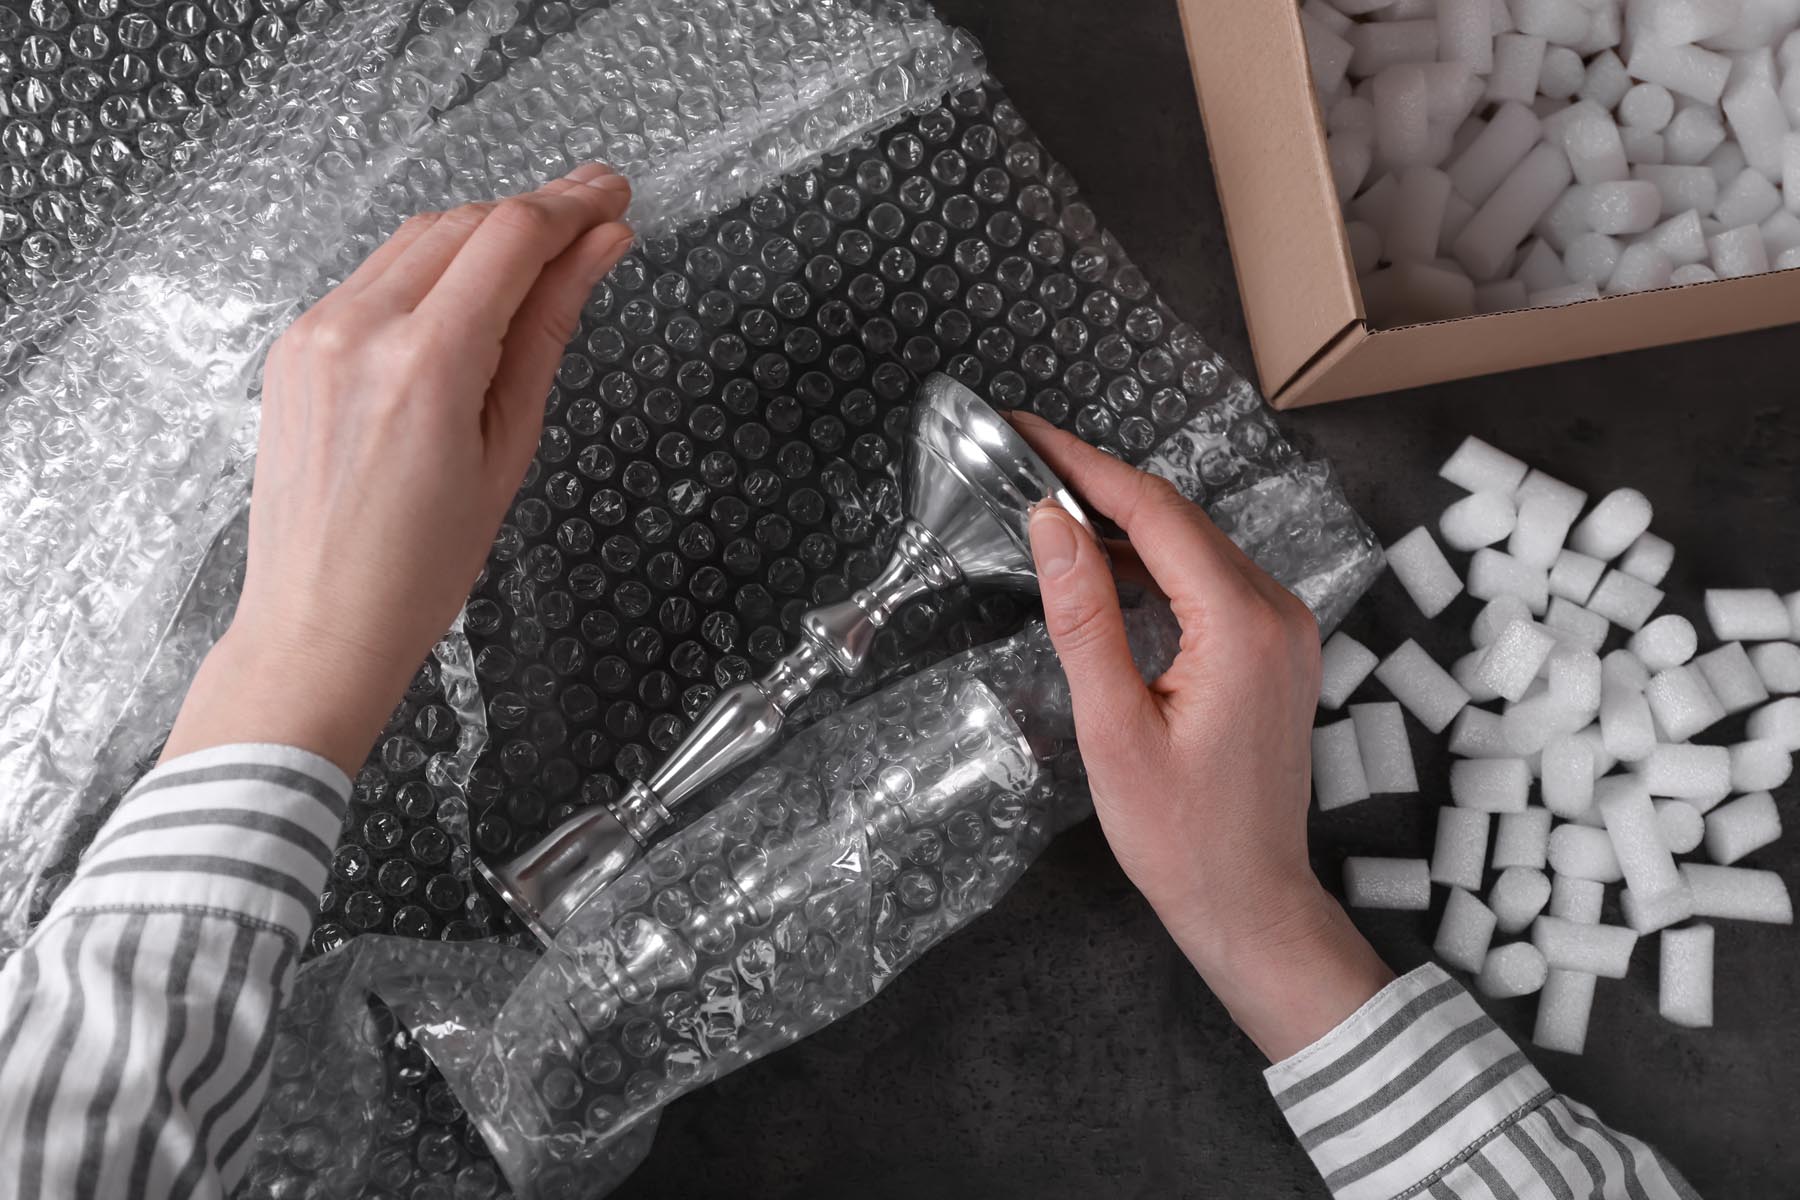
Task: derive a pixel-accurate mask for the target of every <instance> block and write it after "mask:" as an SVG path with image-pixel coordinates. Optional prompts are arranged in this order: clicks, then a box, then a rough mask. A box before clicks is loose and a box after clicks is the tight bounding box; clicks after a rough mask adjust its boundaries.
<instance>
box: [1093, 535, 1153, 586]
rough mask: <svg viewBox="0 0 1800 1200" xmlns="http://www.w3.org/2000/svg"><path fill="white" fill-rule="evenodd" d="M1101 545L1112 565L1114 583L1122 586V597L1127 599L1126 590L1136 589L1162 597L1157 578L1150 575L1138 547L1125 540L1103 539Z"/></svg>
mask: <svg viewBox="0 0 1800 1200" xmlns="http://www.w3.org/2000/svg"><path fill="white" fill-rule="evenodd" d="M1100 544H1101V545H1103V546H1105V547H1106V557H1107V560H1108V561H1109V562H1111V563H1112V573H1113V580H1114V582H1116V583H1118V584H1120V585H1121V591H1120V597H1121V599H1126V597H1125V595H1124V590H1123V589H1124V588H1127V587H1129V588H1136V589H1139V590H1141V591H1145V592H1149V593H1151V594H1152V595H1156V596H1160V595H1162V588H1161V587H1160V586H1158V584H1157V582H1156V578H1155V577H1154V576H1153V575H1151V574H1150V570H1149V568H1148V567H1146V566H1144V560H1143V559H1142V558H1140V557H1138V552H1137V547H1136V546H1133V545H1132V544H1131V543H1130V542H1128V541H1126V540H1125V539H1124V538H1101V539H1100Z"/></svg>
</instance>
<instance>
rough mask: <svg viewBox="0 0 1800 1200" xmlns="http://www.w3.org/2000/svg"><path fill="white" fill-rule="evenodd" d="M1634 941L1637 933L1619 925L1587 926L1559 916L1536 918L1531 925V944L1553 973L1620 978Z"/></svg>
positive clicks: (1629, 959)
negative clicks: (1574, 972)
mask: <svg viewBox="0 0 1800 1200" xmlns="http://www.w3.org/2000/svg"><path fill="white" fill-rule="evenodd" d="M1637 940H1638V935H1637V932H1636V931H1635V930H1631V929H1627V928H1625V927H1624V926H1622V925H1588V924H1584V923H1582V922H1580V921H1565V920H1563V919H1562V918H1561V917H1539V918H1538V919H1537V920H1535V921H1533V922H1532V923H1531V944H1532V945H1534V946H1536V947H1537V948H1538V950H1539V951H1540V952H1541V953H1542V954H1543V956H1544V961H1545V963H1547V964H1548V965H1549V967H1550V969H1551V970H1553V971H1581V972H1584V973H1586V974H1589V975H1598V976H1600V977H1602V978H1604V979H1623V978H1625V973H1626V971H1627V970H1628V969H1629V968H1630V965H1631V951H1632V949H1633V947H1635V946H1636V945H1637Z"/></svg>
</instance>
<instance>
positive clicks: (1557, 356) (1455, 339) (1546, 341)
mask: <svg viewBox="0 0 1800 1200" xmlns="http://www.w3.org/2000/svg"><path fill="white" fill-rule="evenodd" d="M1796 320H1800V271H1775V272H1770V273H1768V274H1765V275H1751V276H1747V277H1745V278H1742V279H1725V280H1719V281H1718V282H1715V283H1696V284H1689V285H1687V286H1686V287H1676V288H1664V289H1662V290H1660V291H1654V292H1639V293H1636V294H1633V295H1629V296H1609V297H1607V298H1605V299H1603V300H1587V301H1583V302H1581V303H1578V304H1570V305H1565V306H1563V307H1561V308H1533V309H1525V310H1522V311H1520V312H1509V313H1494V314H1491V315H1487V316H1479V317H1466V318H1464V319H1462V320H1457V321H1439V322H1436V323H1433V324H1430V325H1410V326H1407V327H1405V328H1401V329H1383V330H1374V331H1370V330H1368V329H1366V328H1365V327H1363V326H1362V324H1361V323H1358V325H1357V326H1356V327H1354V328H1352V329H1349V330H1346V331H1344V332H1343V333H1342V334H1340V335H1339V336H1338V337H1337V338H1335V339H1333V340H1332V342H1331V343H1330V344H1328V345H1327V347H1326V348H1325V350H1323V351H1322V352H1321V353H1320V354H1319V355H1318V356H1317V357H1316V358H1315V359H1314V360H1313V362H1312V363H1310V364H1309V365H1308V366H1307V367H1306V368H1305V369H1304V370H1303V371H1301V372H1300V373H1299V374H1298V375H1296V376H1295V377H1294V378H1293V379H1292V380H1290V381H1289V383H1288V384H1287V386H1286V387H1284V388H1283V389H1281V391H1280V392H1279V393H1277V394H1276V395H1275V396H1273V397H1272V398H1271V401H1272V403H1273V404H1274V405H1275V407H1276V408H1298V407H1301V406H1303V405H1310V404H1323V403H1325V402H1326V401H1328V400H1344V399H1348V398H1350V397H1352V396H1367V395H1371V394H1373V393H1376V392H1391V391H1402V390H1404V389H1406V388H1413V387H1423V386H1424V385H1426V384H1431V383H1442V382H1444V381H1446V380H1451V379H1463V378H1467V377H1469V376H1473V375H1489V374H1494V373H1496V372H1500V371H1512V370H1517V369H1519V368H1522V367H1536V366H1542V365H1544V364H1546V363H1553V362H1567V361H1569V360H1570V359H1576V358H1590V357H1592V356H1594V355H1597V354H1615V353H1621V352H1624V351H1628V350H1642V349H1645V348H1646V347H1650V346H1662V345H1669V344H1671V343H1675V342H1686V341H1693V340H1696V339H1699V338H1708V337H1718V336H1721V335H1723V334H1728V333H1742V332H1744V331H1746V330H1750V329H1765V328H1768V327H1770V326H1773V325H1785V324H1788V323H1790V322H1793V321H1796Z"/></svg>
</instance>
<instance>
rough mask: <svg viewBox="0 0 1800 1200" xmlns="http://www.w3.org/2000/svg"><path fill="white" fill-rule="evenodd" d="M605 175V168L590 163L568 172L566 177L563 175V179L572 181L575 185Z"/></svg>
mask: <svg viewBox="0 0 1800 1200" xmlns="http://www.w3.org/2000/svg"><path fill="white" fill-rule="evenodd" d="M606 173H607V168H606V167H604V166H602V165H601V164H600V163H591V162H590V163H582V164H581V165H580V166H578V167H576V168H575V169H574V170H573V171H570V172H569V173H568V174H567V175H564V176H563V178H564V179H572V180H574V181H575V182H576V183H587V182H589V181H590V180H592V179H593V178H594V177H595V176H599V175H605V174H606Z"/></svg>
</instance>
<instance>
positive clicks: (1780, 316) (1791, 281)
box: [1177, 0, 1800, 408]
mask: <svg viewBox="0 0 1800 1200" xmlns="http://www.w3.org/2000/svg"><path fill="white" fill-rule="evenodd" d="M1177 2H1178V3H1179V5H1180V8H1181V20H1182V28H1183V30H1184V31H1185V33H1186V36H1187V44H1188V54H1189V57H1190V59H1191V60H1192V62H1193V66H1194V78H1195V82H1196V86H1197V87H1198V90H1199V93H1200V110H1201V116H1202V118H1203V119H1204V121H1205V124H1206V142H1207V148H1208V150H1209V151H1210V152H1211V154H1212V163H1213V174H1214V177H1215V178H1216V179H1217V181H1218V189H1219V200H1220V203H1221V205H1222V207H1223V209H1224V212H1225V229H1226V233H1227V235H1228V237H1229V239H1230V242H1231V257H1232V262H1233V264H1234V265H1235V266H1236V268H1237V278H1238V288H1239V291H1240V292H1241V293H1242V296H1243V301H1244V319H1245V322H1246V323H1247V324H1248V326H1249V329H1250V343H1251V348H1252V350H1253V351H1254V353H1255V355H1256V369H1257V373H1258V375H1259V376H1260V377H1261V379H1262V387H1263V392H1264V394H1265V395H1267V396H1268V398H1269V400H1270V402H1271V403H1273V404H1274V405H1275V407H1276V408H1296V407H1299V406H1301V405H1305V404H1322V403H1324V402H1325V401H1327V400H1342V399H1345V398H1347V397H1350V396H1365V395H1369V394H1371V393H1374V392H1386V391H1397V390H1399V389H1402V388H1410V387H1418V386H1420V385H1422V384H1427V383H1439V382H1442V381H1443V380H1446V379H1462V378H1467V377H1469V376H1472V375H1485V374H1489V373H1491V372H1495V371H1509V370H1512V369H1514V368H1517V367H1533V366H1538V365H1540V364H1543V363H1550V362H1563V361H1565V360H1568V359H1572V358H1585V357H1588V356H1590V355H1595V354H1611V353H1614V352H1617V351H1621V350H1638V349H1642V348H1643V347H1645V346H1657V345H1662V344H1665V343H1669V342H1679V341H1687V340H1689V339H1693V338H1705V337H1714V336H1717V335H1719V334H1725V333H1739V332H1742V331H1744V330H1747V329H1761V328H1764V327H1767V326H1770V325H1784V324H1787V323H1789V322H1793V321H1800V271H1780V272H1771V273H1769V274H1766V275H1756V276H1750V277H1748V278H1743V279H1727V280H1719V281H1718V282H1715V283H1702V284H1691V285H1689V286H1687V287H1675V288H1664V289H1662V290H1660V291H1655V292H1642V293H1638V294H1635V295H1630V296H1613V297H1607V298H1603V299H1600V300H1590V301H1585V302H1582V303H1579V304H1572V305H1567V306H1564V307H1561V308H1548V309H1529V310H1526V311H1522V312H1512V313H1499V314H1494V315H1489V316H1476V317H1465V318H1462V319H1460V320H1454V321H1435V322H1431V323H1429V324H1424V325H1407V326H1401V327H1397V328H1393V329H1375V328H1372V327H1371V326H1370V324H1369V321H1368V314H1367V313H1366V312H1365V311H1364V309H1363V303H1362V296H1361V293H1360V291H1359V290H1358V288H1357V284H1356V273H1355V271H1354V269H1353V268H1352V267H1351V262H1350V246H1349V242H1348V240H1347V238H1346V237H1345V234H1344V220H1343V215H1342V211H1341V209H1340V207H1339V205H1338V201H1337V193H1336V191H1335V190H1334V187H1333V184H1332V179H1331V167H1330V164H1329V162H1328V161H1327V159H1326V156H1325V129H1324V122H1323V119H1322V118H1321V116H1320V114H1319V104H1318V98H1317V96H1316V95H1315V94H1314V91H1313V86H1312V76H1311V73H1310V72H1309V70H1308V68H1307V58H1306V43H1305V40H1304V37H1303V35H1302V34H1301V30H1300V13H1299V7H1298V5H1297V4H1295V3H1294V2H1293V0H1177Z"/></svg>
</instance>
